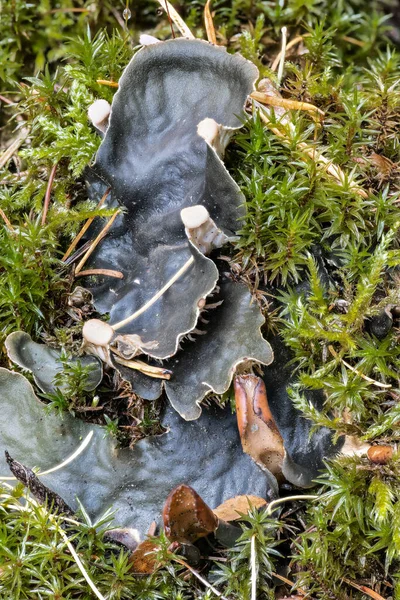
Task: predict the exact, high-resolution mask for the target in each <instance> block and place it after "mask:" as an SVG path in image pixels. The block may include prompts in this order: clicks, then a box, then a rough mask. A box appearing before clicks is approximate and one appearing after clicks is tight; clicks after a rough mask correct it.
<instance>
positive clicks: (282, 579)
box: [271, 572, 307, 596]
mask: <svg viewBox="0 0 400 600" xmlns="http://www.w3.org/2000/svg"><path fill="white" fill-rule="evenodd" d="M271 575H272V577H276V578H277V579H279V580H280V581H283V583H287V585H290V587H291V588H293V589H295V590H297V591H298V592H300V594H301V595H302V596H307V592H305V591H304V590H303V589H302V588H301V587H296V584H295V583H294V582H293V581H290V579H287V578H286V577H284V576H283V575H279V573H274V572H272V573H271Z"/></svg>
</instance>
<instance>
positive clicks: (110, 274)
mask: <svg viewBox="0 0 400 600" xmlns="http://www.w3.org/2000/svg"><path fill="white" fill-rule="evenodd" d="M90 275H104V276H105V277H115V279H123V278H124V274H123V273H121V271H113V269H87V270H86V271H80V272H79V273H76V274H75V277H89V276H90Z"/></svg>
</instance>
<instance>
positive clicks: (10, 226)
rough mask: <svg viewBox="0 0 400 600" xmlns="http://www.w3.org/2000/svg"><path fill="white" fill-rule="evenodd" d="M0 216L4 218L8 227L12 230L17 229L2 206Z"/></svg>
mask: <svg viewBox="0 0 400 600" xmlns="http://www.w3.org/2000/svg"><path fill="white" fill-rule="evenodd" d="M0 217H1V218H2V219H3V221H4V223H5V224H6V226H7V228H8V229H9V230H10V231H15V230H14V227H13V226H12V225H11V223H10V220H9V218H8V217H7V215H6V213H5V212H4V210H3V209H2V208H0Z"/></svg>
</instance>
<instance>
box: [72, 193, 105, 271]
mask: <svg viewBox="0 0 400 600" xmlns="http://www.w3.org/2000/svg"><path fill="white" fill-rule="evenodd" d="M110 190H111V188H107V189H106V191H105V192H104V194H103V196H102V198H101V200H100V202H99V203H98V205H97V206H96V210H99V208H101V206H102V205H103V204H104V202H105V200H106V198H107V196H108V194H109V193H110ZM94 219H95V217H90V219H88V220H87V221H86V223H85V224H84V226H83V227H82V229H81V230H80V232H79V233H78V235H77V236H76V237H75V239H74V241H73V242H72V244H71V245H70V247H69V248H68V250H67V251H66V253H65V254H64V256H63V257H62V259H61V260H62V262H64V261H65V260H67V258H68V256H69V255H70V254H71V252H72V251H73V250H74V249H75V248H76V246H77V244H78V242H79V241H80V240H81V238H82V237H83V236H84V235H85V233H86V231H87V230H88V229H89V227H90V225H91V224H92V223H93V221H94Z"/></svg>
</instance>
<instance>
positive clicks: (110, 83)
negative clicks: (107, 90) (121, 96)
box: [96, 79, 119, 88]
mask: <svg viewBox="0 0 400 600" xmlns="http://www.w3.org/2000/svg"><path fill="white" fill-rule="evenodd" d="M96 83H99V84H100V85H108V87H113V88H117V87H119V83H118V81H108V79H96Z"/></svg>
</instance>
